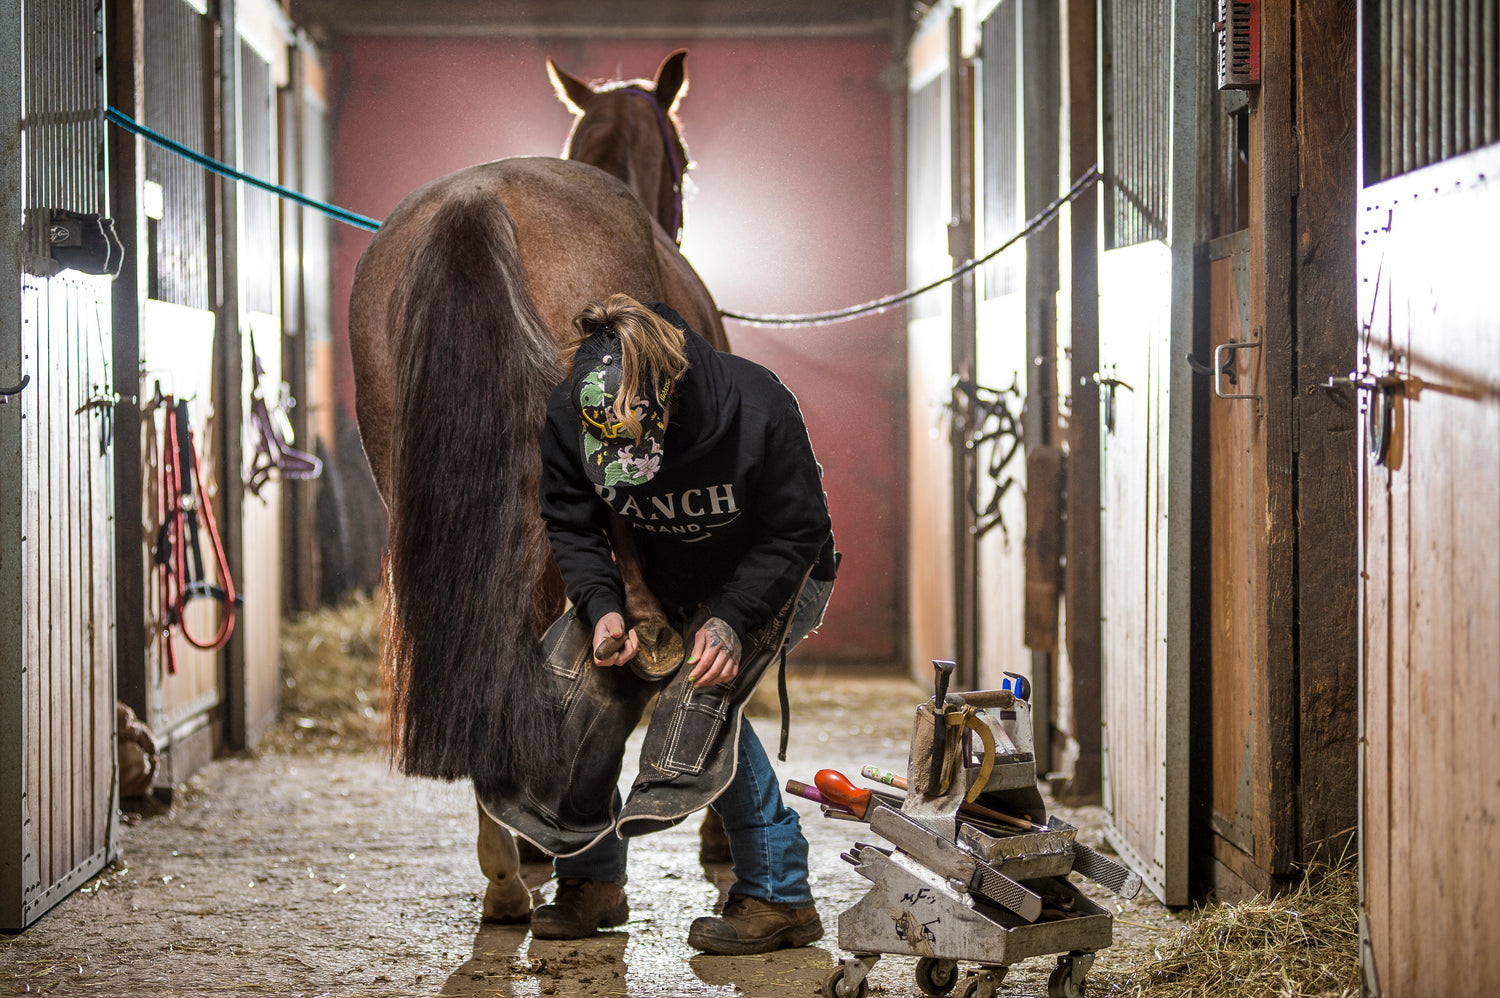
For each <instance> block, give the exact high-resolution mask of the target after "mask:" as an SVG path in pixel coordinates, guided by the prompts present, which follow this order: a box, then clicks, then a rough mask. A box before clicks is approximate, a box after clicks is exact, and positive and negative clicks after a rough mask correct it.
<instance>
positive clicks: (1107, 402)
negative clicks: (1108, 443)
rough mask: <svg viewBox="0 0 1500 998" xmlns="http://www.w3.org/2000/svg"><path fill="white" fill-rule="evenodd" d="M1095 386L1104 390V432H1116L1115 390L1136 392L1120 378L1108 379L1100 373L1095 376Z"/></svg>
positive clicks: (1096, 372)
mask: <svg viewBox="0 0 1500 998" xmlns="http://www.w3.org/2000/svg"><path fill="white" fill-rule="evenodd" d="M1093 380H1094V384H1096V385H1098V386H1099V387H1100V388H1103V389H1104V432H1105V433H1113V432H1115V389H1116V388H1123V389H1125V390H1126V391H1127V392H1133V391H1135V389H1134V388H1131V387H1130V386H1129V385H1127V384H1126V383H1125V382H1123V381H1121V380H1120V379H1119V378H1107V377H1104V376H1103V375H1101V374H1100V373H1099V372H1098V371H1095V372H1094V374H1093Z"/></svg>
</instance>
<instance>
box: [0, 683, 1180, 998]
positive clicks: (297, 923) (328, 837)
mask: <svg viewBox="0 0 1500 998" xmlns="http://www.w3.org/2000/svg"><path fill="white" fill-rule="evenodd" d="M794 672H795V670H794ZM767 685H768V686H770V685H771V684H767ZM790 685H791V689H792V695H793V704H794V706H793V715H792V738H791V743H790V746H789V750H788V761H787V762H785V763H781V762H778V763H776V769H777V773H778V775H779V776H780V778H781V780H782V781H783V782H785V780H786V779H788V778H792V779H799V780H802V781H804V782H808V783H811V782H812V776H813V774H814V773H815V772H816V771H817V770H819V769H823V768H834V769H839V770H842V771H843V772H845V773H847V774H849V775H850V776H851V777H853V776H857V774H858V772H859V770H860V767H861V766H864V765H875V766H880V767H882V768H885V769H890V770H895V771H897V772H905V770H906V764H907V750H908V739H909V737H910V730H911V724H912V711H913V709H914V708H915V706H916V704H917V703H918V702H919V701H920V700H921V699H922V698H923V696H924V693H923V691H922V690H921V689H920V688H918V687H917V686H916V685H914V684H912V683H909V682H907V681H905V680H903V679H898V678H876V679H870V678H861V677H858V676H857V675H855V674H852V673H844V672H839V673H821V672H808V673H804V674H794V675H793V676H792V677H791V680H790ZM763 692H764V691H763ZM929 692H930V691H929ZM767 705H769V706H767ZM778 723H779V722H778V717H777V715H776V712H775V697H774V687H771V696H769V697H764V696H762V695H760V694H758V695H757V700H756V703H755V705H754V724H755V726H756V729H757V731H758V733H759V734H760V736H761V737H762V740H763V741H764V742H765V744H766V746H767V749H768V751H769V753H770V754H771V755H772V757H773V758H774V755H775V749H776V745H775V742H776V737H777V727H778ZM638 738H639V733H637V739H638ZM635 744H638V742H637V743H633V744H632V749H634V747H635ZM633 759H634V755H633V754H631V755H629V756H627V766H626V774H625V777H624V778H625V780H627V781H628V780H629V778H630V777H631V776H632V775H633V771H632V770H633V767H632V765H630V762H631V761H633ZM793 805H794V806H795V807H796V808H797V810H798V812H799V813H800V814H801V816H802V824H803V829H804V831H805V832H806V834H807V837H808V839H809V842H810V844H811V867H812V875H813V893H814V895H815V896H816V897H817V899H818V909H819V911H820V913H821V915H822V918H823V922H824V925H825V927H826V929H827V934H826V935H825V936H824V938H823V940H822V941H821V942H819V943H817V944H816V945H814V946H811V947H806V948H802V949H795V950H786V951H782V952H779V953H775V954H770V955H765V956H750V957H714V956H705V955H701V954H697V953H696V952H694V951H693V950H692V949H690V948H689V947H688V945H687V941H686V940H687V930H688V926H689V925H690V924H691V923H692V920H693V919H694V918H697V917H698V916H700V915H704V914H710V913H712V910H713V909H714V907H715V905H716V904H717V903H718V902H719V900H720V897H721V894H722V892H723V891H724V890H726V889H727V888H728V886H729V883H730V880H731V877H730V872H729V869H728V867H720V866H709V867H705V866H703V865H701V864H700V863H699V861H698V840H697V831H696V822H695V821H694V822H690V823H688V824H685V825H682V826H679V827H678V828H676V829H673V830H671V831H668V832H663V833H660V834H657V835H654V836H647V837H645V838H640V839H635V840H633V841H632V843H631V856H630V867H629V874H630V884H629V886H628V887H627V893H628V895H629V899H630V905H631V918H630V921H629V922H628V923H627V924H626V925H625V926H623V927H622V928H621V929H619V930H616V931H613V932H607V933H602V934H600V935H599V936H598V937H596V938H594V939H589V940H580V941H576V942H557V941H545V940H533V939H532V938H531V937H530V935H529V934H528V933H527V932H526V931H525V928H524V927H519V928H517V927H506V926H490V925H482V924H481V923H480V920H479V912H480V897H481V895H482V893H483V888H484V881H483V879H482V877H481V875H480V874H479V870H478V866H477V863H476V860H475V856H474V833H475V814H474V800H473V795H472V793H470V792H469V790H468V789H467V788H466V787H465V786H463V785H455V784H443V783H437V782H434V781H429V780H415V779H410V778H406V777H401V776H398V775H395V774H393V773H392V772H391V770H390V768H389V766H388V765H387V764H386V763H385V761H384V760H383V759H382V758H380V757H379V756H378V755H376V754H374V753H355V754H350V753H334V752H328V751H325V750H318V751H314V752H306V751H304V752H297V751H292V752H285V753H275V754H270V753H268V754H262V755H258V756H255V757H249V756H246V757H236V758H229V759H224V760H220V761H218V762H215V763H213V764H212V765H211V766H209V767H208V768H207V769H206V770H205V771H203V772H202V773H200V774H198V775H197V776H196V777H194V778H193V779H192V780H191V781H190V782H189V783H188V784H187V785H186V786H185V787H183V788H181V791H180V792H179V793H178V795H177V798H176V801H175V803H174V805H173V806H172V808H171V809H170V811H167V812H166V813H163V814H158V815H155V816H151V817H145V818H143V819H141V820H140V821H138V822H137V823H135V824H133V825H128V826H126V827H124V828H122V830H121V844H122V856H121V859H120V861H119V862H118V863H117V864H115V865H114V866H112V867H110V868H109V869H108V870H107V871H106V872H105V873H104V874H103V875H101V876H100V877H98V878H95V879H94V880H93V881H91V882H89V883H88V884H87V885H86V886H85V887H84V888H83V889H81V890H80V891H78V892H76V893H75V894H73V895H72V896H71V897H69V898H67V899H66V900H65V901H63V902H62V903H61V904H60V905H58V907H56V908H55V909H53V910H52V911H51V912H50V913H49V914H47V915H46V916H44V917H43V918H42V919H41V921H40V922H38V923H37V924H36V925H34V926H33V927H32V928H30V929H28V930H27V931H26V932H24V933H20V934H18V935H14V936H0V995H20V994H52V995H111V996H136V995H161V996H210V995H212V996H221V995H308V996H313V995H330V996H342V995H350V996H355V995H358V996H396V995H399V996H408V995H410V996H425V995H473V996H479V995H494V996H516V998H520V996H533V995H562V996H606V995H608V996H639V998H646V996H684V998H686V996H697V995H714V996H734V995H744V996H751V998H755V996H762V995H809V996H810V995H815V994H819V993H821V987H822V982H823V980H824V978H825V977H826V976H827V974H828V972H829V970H830V969H831V968H832V967H833V966H834V965H835V963H836V962H837V960H838V958H839V957H840V956H847V955H848V954H845V953H843V952H842V951H840V950H839V948H838V945H837V924H838V916H839V913H840V912H841V911H842V910H844V909H846V908H848V907H849V906H850V905H852V904H853V903H854V902H855V901H856V900H858V899H859V898H860V897H862V896H863V894H864V893H865V891H866V889H867V888H868V887H869V883H868V882H867V881H865V880H864V879H863V878H861V877H860V876H859V875H858V874H856V873H855V872H854V869H853V867H851V866H849V865H848V864H846V863H845V862H844V861H843V860H841V859H840V858H839V855H840V853H842V852H843V851H844V850H846V849H848V848H849V846H850V845H851V844H852V843H853V841H854V839H855V838H856V837H858V838H861V839H863V840H867V841H868V840H870V839H871V834H870V832H869V830H868V828H867V827H865V826H862V825H858V824H854V823H850V822H843V821H833V820H830V819H827V818H825V817H823V816H822V815H821V814H820V813H819V811H818V808H817V806H816V805H814V804H812V803H810V802H806V801H801V800H794V801H793ZM1059 813H1061V814H1062V815H1063V817H1065V818H1067V819H1068V820H1070V821H1072V822H1073V823H1074V824H1076V825H1078V826H1079V828H1080V829H1081V832H1080V838H1081V840H1082V841H1085V842H1087V843H1089V844H1091V845H1095V846H1099V845H1100V836H1099V827H1100V820H1101V817H1102V815H1101V814H1100V812H1099V811H1098V809H1096V808H1083V809H1077V810H1067V809H1063V810H1062V811H1060V812H1059ZM522 872H523V876H524V877H525V878H526V881H527V883H528V884H530V885H532V886H534V887H536V888H537V890H536V892H535V893H536V896H537V899H538V901H539V902H540V901H542V900H546V899H547V898H549V897H550V896H551V893H552V884H551V883H549V882H548V878H549V876H550V868H549V867H547V866H544V865H529V866H526V867H524V868H523V871H522ZM1074 879H1075V880H1077V879H1078V878H1077V877H1076V875H1075V877H1074ZM1086 886H1087V888H1088V893H1089V894H1090V895H1091V896H1093V897H1094V898H1095V899H1096V900H1098V901H1099V902H1100V903H1101V904H1105V905H1106V906H1107V907H1108V908H1109V909H1110V910H1111V911H1117V912H1118V914H1117V916H1116V921H1115V929H1114V932H1115V940H1116V944H1115V945H1114V946H1112V947H1110V948H1109V949H1106V950H1103V951H1101V953H1100V955H1099V960H1098V962H1097V963H1096V964H1095V970H1094V973H1093V974H1092V975H1091V978H1090V979H1091V981H1093V982H1095V983H1096V987H1094V988H1091V989H1090V991H1091V992H1093V993H1096V994H1097V993H1107V982H1108V980H1109V976H1110V974H1111V973H1112V972H1117V971H1119V970H1121V969H1123V968H1124V967H1125V966H1127V965H1128V964H1130V963H1132V962H1140V961H1142V960H1143V959H1149V958H1150V956H1151V953H1152V951H1153V949H1162V948H1165V947H1166V946H1167V945H1168V943H1169V942H1170V940H1171V939H1172V938H1173V936H1174V934H1175V932H1176V930H1177V929H1178V928H1179V927H1180V925H1181V924H1182V923H1181V921H1180V920H1179V919H1178V918H1175V917H1174V916H1172V915H1171V914H1170V913H1169V912H1168V911H1167V910H1166V909H1165V908H1163V907H1162V906H1161V905H1159V904H1157V903H1156V902H1155V901H1154V900H1153V899H1151V898H1150V897H1149V895H1148V894H1147V893H1146V892H1143V893H1142V895H1141V896H1140V897H1138V898H1137V899H1136V900H1134V901H1131V902H1121V901H1119V899H1117V898H1114V897H1113V895H1110V894H1108V893H1107V892H1104V891H1102V890H1099V889H1095V888H1093V887H1092V885H1086ZM1052 963H1053V962H1052V960H1051V959H1050V958H1046V957H1036V958H1033V959H1030V960H1026V961H1023V962H1021V963H1019V964H1017V965H1016V966H1015V967H1013V968H1012V969H1011V971H1010V973H1009V975H1008V976H1007V977H1006V979H1005V981H1004V983H1003V985H1002V987H1001V990H1000V992H999V993H1000V994H1001V995H1045V994H1046V983H1045V982H1046V976H1047V973H1048V972H1049V970H1050V969H1051V967H1052ZM912 968H913V961H912V960H911V959H910V958H905V957H895V956H893V957H887V958H885V959H882V960H881V961H880V962H879V963H878V964H877V965H876V966H875V969H874V971H873V972H872V973H871V974H870V976H869V978H868V984H869V990H870V993H871V994H872V995H886V996H891V998H905V996H909V995H917V994H919V993H920V992H918V990H917V988H916V987H915V984H914V982H913V977H912Z"/></svg>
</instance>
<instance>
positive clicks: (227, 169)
mask: <svg viewBox="0 0 1500 998" xmlns="http://www.w3.org/2000/svg"><path fill="white" fill-rule="evenodd" d="M104 117H105V118H106V119H108V120H109V121H111V122H113V123H114V124H116V125H119V126H120V127H121V128H123V129H125V130H126V131H127V132H134V133H135V134H137V135H140V136H143V137H144V138H146V139H148V140H150V141H152V142H155V143H156V144H157V145H159V146H161V147H162V148H163V149H170V150H171V151H172V152H175V153H177V155H179V156H185V157H186V158H188V159H190V160H192V161H193V162H194V163H197V164H198V165H199V166H201V167H204V168H205V169H208V170H212V171H213V172H214V173H217V174H219V175H220V176H221V177H228V178H229V179H230V180H238V181H240V182H241V183H245V184H249V185H250V186H251V187H259V188H260V189H261V190H263V191H270V192H271V193H272V194H275V195H277V196H278V197H283V198H286V199H287V200H289V201H295V202H297V203H298V204H300V205H303V206H305V207H308V208H315V209H317V210H318V211H321V212H322V213H323V214H325V215H327V216H328V217H330V218H332V219H335V220H337V221H340V222H343V223H344V224H345V225H352V226H354V227H355V228H356V229H365V230H367V231H369V232H374V231H375V230H376V229H378V228H380V223H379V222H377V221H376V220H375V219H373V218H368V217H366V216H364V215H360V214H357V213H355V212H352V211H350V210H349V209H347V208H340V207H339V206H338V205H332V204H329V203H327V202H326V201H319V200H317V199H316V198H310V197H308V196H307V195H306V194H303V193H301V192H299V191H294V190H292V189H291V188H290V187H282V186H281V185H280V184H273V183H271V182H270V181H268V180H261V179H260V178H259V177H252V176H250V175H249V174H248V173H241V172H240V171H239V170H236V169H235V168H234V167H232V166H226V165H225V164H223V163H220V162H219V161H218V160H216V159H210V158H209V157H207V156H205V155H203V154H202V153H200V152H197V151H195V150H192V149H189V148H188V147H187V146H185V145H183V144H182V143H181V142H176V141H174V140H172V139H169V138H167V137H166V136H165V135H163V134H161V133H160V132H158V131H155V130H153V129H150V128H147V127H146V126H145V125H143V124H141V123H140V122H138V121H136V120H135V119H133V118H131V117H130V116H129V115H127V114H124V113H123V112H120V111H117V110H115V109H114V108H112V107H107V108H105V109H104Z"/></svg>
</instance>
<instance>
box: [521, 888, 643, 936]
mask: <svg viewBox="0 0 1500 998" xmlns="http://www.w3.org/2000/svg"><path fill="white" fill-rule="evenodd" d="M629 919H630V903H629V902H628V901H626V900H625V888H624V887H623V886H622V885H620V884H617V883H615V882H614V881H612V880H584V879H581V878H574V877H568V878H566V879H564V880H560V881H558V884H557V896H556V897H554V898H553V899H552V903H551V904H544V905H541V906H539V907H538V908H536V909H535V910H534V911H532V913H531V934H532V936H533V937H535V938H537V939H585V938H587V937H589V936H592V935H593V934H594V933H595V932H597V931H599V930H600V929H608V928H612V927H614V926H616V925H624V924H625V923H626V922H627V921H628V920H629Z"/></svg>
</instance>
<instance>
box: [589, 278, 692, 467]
mask: <svg viewBox="0 0 1500 998" xmlns="http://www.w3.org/2000/svg"><path fill="white" fill-rule="evenodd" d="M573 328H574V330H576V331H577V337H576V338H575V339H574V340H573V342H571V343H569V344H568V345H567V346H566V348H565V349H564V351H563V369H564V370H566V371H567V372H568V374H569V377H571V376H572V372H573V358H574V356H575V355H576V354H577V353H578V347H579V346H580V345H582V343H583V341H584V340H586V339H588V338H589V337H590V336H593V335H594V334H596V333H599V332H604V331H610V332H613V333H614V334H615V336H616V337H618V339H619V341H620V353H621V359H620V373H621V381H620V390H619V391H618V392H616V393H615V400H614V407H613V415H614V417H615V419H616V420H618V421H619V422H620V423H621V424H622V426H623V427H624V428H625V430H626V431H627V433H628V435H629V436H631V437H634V438H639V436H640V432H641V421H640V418H639V417H638V416H637V415H636V413H635V401H636V396H637V394H638V393H639V392H640V389H641V386H642V385H646V386H649V387H648V390H650V389H651V388H656V387H657V386H662V389H663V390H664V391H665V390H667V388H668V387H669V386H668V384H667V382H668V379H670V383H671V384H675V383H676V381H677V379H678V378H680V377H682V375H683V374H684V372H686V371H687V369H688V360H687V353H686V342H687V337H686V336H685V335H684V334H683V332H682V330H680V329H678V328H677V327H676V326H674V325H672V323H670V322H668V321H667V320H666V319H663V318H662V317H661V316H659V315H657V314H656V313H655V312H653V311H651V310H650V309H649V308H647V307H646V306H644V305H642V304H641V303H640V302H638V301H636V300H635V299H634V298H632V297H630V296H629V295H619V294H616V295H610V296H609V297H608V298H606V299H605V300H604V301H602V302H601V301H598V300H597V299H596V300H594V301H591V302H589V303H588V304H587V305H585V306H584V307H583V308H582V310H580V311H579V313H578V314H577V315H576V316H574V317H573ZM657 401H658V402H659V403H660V404H661V405H662V407H663V408H665V406H666V402H667V400H666V399H665V398H661V399H658V400H657Z"/></svg>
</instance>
